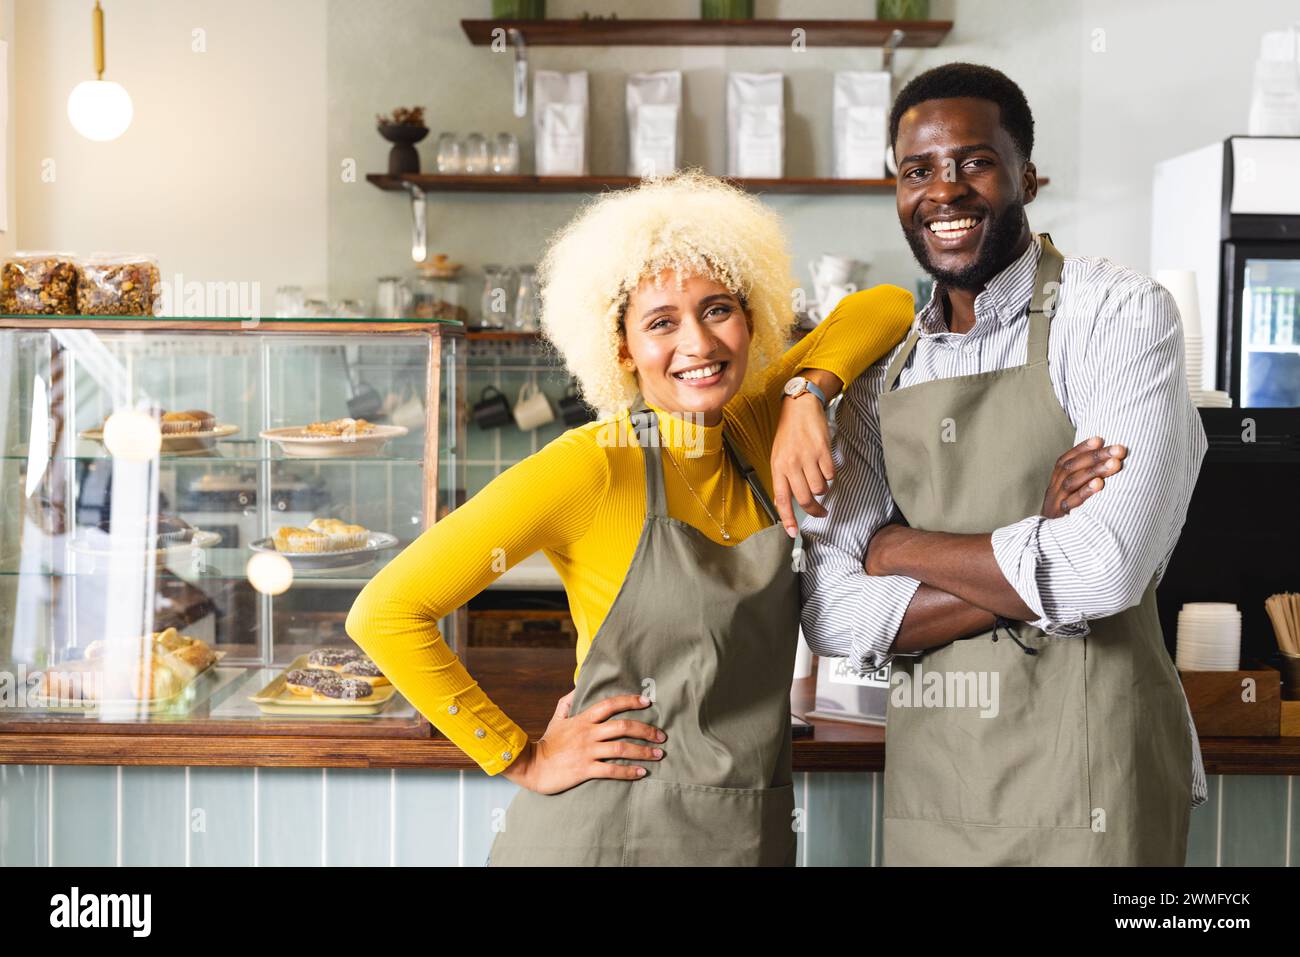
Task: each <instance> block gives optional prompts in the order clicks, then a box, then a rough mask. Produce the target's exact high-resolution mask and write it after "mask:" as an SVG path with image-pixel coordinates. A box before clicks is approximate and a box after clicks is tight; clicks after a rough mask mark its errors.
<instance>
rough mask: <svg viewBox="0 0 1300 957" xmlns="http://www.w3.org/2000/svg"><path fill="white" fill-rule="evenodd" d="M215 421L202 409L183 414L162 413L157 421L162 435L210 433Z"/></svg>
mask: <svg viewBox="0 0 1300 957" xmlns="http://www.w3.org/2000/svg"><path fill="white" fill-rule="evenodd" d="M216 424H217V419H216V416H214V415H213V414H212V413H211V412H204V411H203V410H202V409H187V410H186V411H184V412H164V413H163V414H162V415H161V417H160V418H159V421H158V427H159V428H160V429H161V430H162V434H163V435H184V434H185V433H187V432H210V431H212V429H213V428H214V427H215V426H216Z"/></svg>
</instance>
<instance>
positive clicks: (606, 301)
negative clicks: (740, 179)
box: [538, 169, 796, 417]
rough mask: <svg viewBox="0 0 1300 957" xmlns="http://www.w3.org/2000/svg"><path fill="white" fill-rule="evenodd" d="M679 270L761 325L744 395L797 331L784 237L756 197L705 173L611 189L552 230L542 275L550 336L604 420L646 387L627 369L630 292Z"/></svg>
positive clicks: (752, 338) (544, 321)
mask: <svg viewBox="0 0 1300 957" xmlns="http://www.w3.org/2000/svg"><path fill="white" fill-rule="evenodd" d="M665 269H671V270H674V271H675V272H676V273H677V277H678V281H679V282H680V281H681V280H682V278H683V277H685V276H691V275H694V276H702V277H706V278H709V279H713V280H714V281H716V282H718V283H720V284H721V285H723V286H725V287H726V288H727V289H728V290H729V291H730V292H731V293H732V294H733V295H735V296H737V297H738V298H739V299H740V300H741V302H742V303H743V304H744V305H745V306H746V307H747V309H748V310H749V314H750V316H751V317H752V319H753V331H752V333H751V336H750V346H749V364H748V368H747V370H746V373H745V380H744V382H743V383H742V385H741V389H742V390H752V389H755V388H759V387H761V384H762V383H763V382H764V380H765V378H766V376H765V373H766V372H767V370H768V369H769V368H770V367H771V366H772V365H773V364H774V363H775V362H776V361H777V360H778V359H779V358H780V356H781V354H782V353H783V352H784V351H785V346H786V341H787V338H788V335H789V333H790V330H791V326H792V325H793V324H794V290H795V287H796V282H795V278H794V274H793V272H792V270H791V260H790V254H789V252H788V250H787V248H786V238H785V231H784V230H783V229H782V227H781V221H780V219H779V218H778V217H777V215H776V214H775V213H773V212H772V211H771V210H770V209H768V208H767V207H766V206H764V205H763V204H762V203H761V202H759V200H757V199H756V198H754V197H753V196H751V195H749V194H748V193H746V192H744V191H743V190H741V189H739V188H738V187H736V186H733V185H731V184H729V183H727V182H725V181H723V180H721V179H718V178H717V177H714V176H709V175H707V174H705V173H703V172H702V171H700V170H697V169H691V170H685V171H683V172H679V173H673V174H671V175H668V176H663V177H659V178H655V179H648V180H646V181H644V182H642V183H641V184H639V185H637V186H634V187H632V188H630V189H624V190H617V191H615V192H609V193H604V194H602V195H600V196H599V197H597V198H596V199H594V200H593V201H591V202H590V203H589V204H588V205H587V206H586V207H585V208H584V209H583V210H582V211H581V212H580V213H579V214H578V215H577V216H576V217H575V218H574V219H573V220H572V221H571V222H570V223H569V224H568V225H567V226H565V227H564V228H563V229H561V230H560V231H559V233H557V234H556V236H555V238H554V239H553V240H552V241H551V243H550V245H549V247H548V249H547V251H546V255H545V256H544V257H543V259H542V261H541V263H540V264H539V268H538V275H539V279H540V280H541V297H542V315H541V323H542V330H543V332H545V334H546V336H547V338H548V339H549V340H550V341H551V343H552V344H553V345H554V346H555V348H556V349H557V350H558V351H559V352H560V354H561V355H562V356H563V358H564V362H565V364H566V365H567V366H568V368H569V371H570V372H571V373H572V374H573V375H574V376H575V377H576V378H577V380H578V384H579V386H580V388H581V390H582V394H583V397H584V398H585V400H586V401H587V403H588V404H589V405H591V406H592V407H593V408H594V409H596V410H597V412H598V413H599V414H600V415H601V416H602V417H607V416H610V415H614V414H616V413H618V412H620V411H622V410H623V409H626V408H627V407H628V405H629V404H630V403H631V402H632V399H633V398H634V397H635V396H636V394H637V391H638V387H637V383H636V377H635V374H634V373H631V372H628V371H627V370H625V369H623V368H622V367H621V365H620V364H619V347H620V345H621V344H622V342H623V334H624V333H623V321H622V320H623V313H624V311H625V310H626V308H627V301H628V297H629V296H630V295H631V293H632V292H633V291H634V290H635V289H636V288H637V286H638V285H639V284H640V282H641V281H642V280H643V279H645V278H646V277H648V276H657V275H658V274H659V273H660V272H662V271H663V270H665Z"/></svg>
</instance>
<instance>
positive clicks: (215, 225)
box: [0, 0, 1300, 309]
mask: <svg viewBox="0 0 1300 957" xmlns="http://www.w3.org/2000/svg"><path fill="white" fill-rule="evenodd" d="M0 4H2V5H3V7H5V8H12V7H16V17H17V31H16V33H15V38H16V42H15V47H16V49H15V51H14V58H15V61H16V65H15V66H16V81H15V87H16V89H15V101H16V103H15V105H16V112H15V121H16V125H17V153H16V160H17V162H16V169H15V171H14V173H13V174H12V175H15V176H16V186H15V190H16V191H15V193H13V194H11V195H12V199H13V201H12V203H11V215H12V216H13V217H14V218H16V220H17V222H18V224H19V228H18V230H17V242H18V244H19V245H20V246H21V247H24V248H40V247H45V248H50V247H53V248H71V249H74V250H80V251H90V250H93V249H100V248H105V249H115V250H123V251H133V250H138V251H145V252H153V253H156V254H158V255H159V256H160V257H161V258H162V260H163V266H164V270H165V271H167V272H169V273H174V272H176V271H180V272H183V273H184V274H185V275H186V276H187V277H189V278H207V279H214V280H221V281H227V280H236V281H238V280H257V281H260V282H261V283H262V284H263V286H264V300H265V301H264V303H263V306H264V308H265V309H269V308H270V296H271V294H272V292H273V289H274V287H275V286H276V285H279V284H283V283H297V284H301V285H304V286H307V287H308V288H309V289H311V288H315V289H318V290H323V288H324V287H325V285H326V283H327V281H328V286H329V291H330V293H331V294H332V295H335V296H340V297H342V296H348V297H361V298H371V297H373V294H374V280H375V278H376V277H377V276H379V275H382V274H384V273H389V272H393V271H402V270H408V269H409V268H410V262H409V213H408V207H407V205H406V203H405V202H404V201H403V199H402V198H401V197H400V196H398V195H395V194H386V193H381V192H380V191H378V190H376V189H375V188H374V187H372V186H370V185H369V184H367V183H366V182H365V180H364V174H365V173H367V172H373V171H382V170H383V169H384V166H385V159H386V155H387V149H388V147H387V144H385V143H384V142H383V141H382V140H381V139H380V137H379V136H378V134H377V133H376V132H375V130H374V122H373V119H374V114H375V113H377V112H381V111H385V110H388V109H391V108H392V107H394V106H397V105H399V104H408V105H409V104H414V103H421V104H423V105H424V106H425V107H426V108H427V115H428V119H429V123H430V126H431V127H432V128H433V130H434V132H433V134H431V135H430V137H429V138H428V139H427V140H426V141H425V142H424V143H423V144H421V147H420V150H421V154H422V156H423V159H424V162H425V166H426V168H429V167H430V166H431V165H432V162H431V160H432V154H433V143H434V141H435V139H436V134H437V132H438V131H439V130H441V129H453V130H457V131H459V132H462V133H464V132H469V131H470V130H474V129H478V130H481V131H483V132H487V133H495V132H496V131H498V130H512V131H514V132H516V133H517V134H519V135H520V137H521V139H522V140H523V143H524V148H525V151H526V152H527V151H528V150H530V149H531V137H530V134H529V125H528V121H527V120H522V121H521V120H516V119H515V118H514V117H513V116H512V115H511V114H510V110H509V105H508V104H509V98H508V90H509V74H510V66H509V61H510V57H509V55H493V54H492V53H490V52H488V51H487V50H485V49H483V48H480V47H473V46H471V45H470V44H469V43H468V41H467V40H465V38H464V36H463V34H462V33H461V31H460V28H459V23H458V21H459V20H460V19H461V18H462V17H484V16H487V12H488V10H489V6H490V4H489V0H436V2H434V0H365V2H359V0H274V2H265V0H260V2H259V0H227V2H223V3H218V2H216V0H165V2H164V0H111V2H107V3H105V10H106V13H107V17H108V64H109V71H108V76H109V78H111V79H116V80H118V81H120V82H122V83H124V84H125V85H126V86H127V88H128V89H129V90H130V91H131V94H132V96H133V97H134V99H135V105H136V120H135V123H134V124H133V126H132V128H131V130H130V131H128V133H127V134H126V135H125V136H124V137H123V138H122V139H121V140H119V141H118V142H116V143H112V144H92V143H90V142H88V141H86V140H83V139H81V138H80V137H79V136H78V135H77V134H76V133H75V132H74V131H73V130H72V129H71V127H70V126H69V124H68V121H67V118H66V112H65V107H64V104H65V101H66V97H67V94H68V91H70V90H71V88H72V87H73V86H74V85H75V84H76V83H77V82H78V81H79V80H81V79H83V78H85V77H86V76H87V75H88V73H89V71H90V60H91V52H90V7H91V3H90V2H89V0H0ZM550 7H551V13H552V15H553V16H577V15H579V14H580V13H581V12H583V11H584V10H586V11H590V12H591V13H594V14H598V13H610V12H613V11H617V12H618V13H619V14H620V16H623V17H630V16H648V17H686V16H693V15H694V14H695V11H696V10H698V2H697V0H621V2H617V3H615V2H611V0H603V2H602V0H552V2H551V4H550ZM757 8H758V9H757V12H758V15H759V16H764V17H795V16H798V15H807V16H809V17H817V18H828V17H854V16H868V15H870V14H871V10H872V4H871V3H870V2H861V0H798V2H796V0H758V4H757ZM5 12H6V13H10V12H11V11H10V10H9V9H6V11H5ZM932 14H933V16H935V17H936V18H950V19H953V20H955V21H956V26H955V27H954V29H953V31H952V33H951V35H950V36H949V37H948V39H947V41H946V42H945V43H944V44H943V45H942V46H940V47H937V48H934V49H925V50H901V51H899V53H898V56H897V68H898V71H899V74H900V79H901V80H904V81H905V80H906V79H907V78H909V77H911V76H914V75H915V74H917V73H919V72H920V71H922V70H924V69H926V68H928V67H930V66H933V65H936V64H939V63H943V62H947V61H952V60H958V59H966V60H974V61H976V62H982V63H988V64H990V65H993V66H996V67H998V68H1000V69H1002V70H1005V71H1006V72H1007V73H1008V74H1010V75H1011V76H1012V77H1013V78H1014V79H1015V80H1017V82H1019V83H1020V84H1021V85H1022V86H1023V87H1024V89H1025V92H1026V94H1027V96H1028V97H1029V100H1030V105H1031V107H1032V108H1033V109H1034V112H1035V118H1036V122H1037V139H1038V143H1037V147H1036V149H1035V159H1036V161H1037V163H1038V166H1039V169H1040V171H1041V172H1042V173H1043V174H1045V175H1047V176H1049V177H1050V178H1051V180H1052V182H1051V185H1050V186H1048V187H1047V188H1045V189H1044V190H1043V192H1042V193H1041V195H1040V198H1039V200H1038V201H1037V202H1036V203H1034V205H1033V206H1032V207H1031V211H1030V212H1031V223H1032V224H1033V226H1034V227H1035V228H1037V229H1046V230H1050V231H1051V232H1052V233H1053V235H1054V236H1055V237H1056V238H1057V240H1058V242H1059V243H1060V244H1061V246H1062V248H1064V249H1066V250H1068V251H1070V252H1080V253H1089V254H1093V255H1106V256H1109V257H1111V258H1113V259H1115V260H1118V261H1120V262H1123V263H1126V264H1128V265H1131V266H1134V267H1135V268H1138V269H1146V268H1147V266H1148V245H1149V234H1150V222H1149V219H1150V187H1151V175H1152V166H1153V164H1154V163H1155V162H1156V161H1158V160H1160V159H1162V158H1165V157H1168V156H1172V155H1175V154H1177V153H1179V152H1182V151H1184V150H1187V149H1190V148H1193V147H1196V146H1199V145H1203V144H1205V143H1208V142H1213V141H1216V140H1219V139H1222V138H1223V137H1225V136H1227V135H1229V134H1232V133H1236V132H1241V131H1242V130H1243V129H1244V126H1245V117H1246V112H1247V106H1248V99H1249V86H1250V78H1251V72H1252V69H1253V63H1254V58H1255V56H1256V50H1257V47H1258V41H1259V36H1260V34H1261V33H1262V32H1263V31H1264V30H1266V29H1270V28H1272V29H1276V28H1279V27H1282V26H1284V25H1286V24H1287V23H1288V22H1290V21H1291V20H1293V19H1294V18H1296V17H1297V16H1300V8H1298V7H1297V5H1296V3H1295V0H1250V2H1248V3H1237V4H1233V5H1225V4H1224V3H1222V2H1221V0H1177V2H1174V0H1165V2H1161V0H1053V2H1050V3H1049V2H1042V0H1039V2H1019V0H934V2H933V3H932ZM194 28H203V29H205V30H206V31H207V41H208V52H207V53H205V54H196V53H193V52H191V31H192V30H193V29H194ZM3 29H5V24H4V21H3V19H0V30H3ZM1099 29H1100V30H1103V31H1104V39H1105V47H1104V51H1101V52H1098V51H1096V50H1095V49H1094V47H1095V43H1096V37H1097V34H1096V32H1095V31H1097V30H1099ZM532 62H533V64H534V66H543V67H551V68H557V69H584V68H585V69H588V70H589V71H591V76H592V94H593V105H594V110H595V118H594V120H593V129H592V138H593V141H594V146H593V155H592V168H593V171H595V172H621V171H622V169H621V167H622V162H623V156H624V146H623V116H622V106H621V98H622V89H623V77H624V76H625V75H626V73H627V72H629V71H631V70H634V69H653V68H664V67H678V68H681V69H682V70H684V71H685V72H686V74H687V80H686V82H687V98H688V103H687V111H688V123H687V134H688V144H687V149H686V155H687V159H688V160H689V161H693V162H701V163H704V164H705V165H706V167H708V168H710V169H713V170H715V171H718V170H719V168H720V164H721V158H722V146H723V132H722V122H721V109H722V97H721V89H722V83H723V77H724V75H725V73H726V72H727V71H728V70H735V69H780V70H784V71H786V72H787V74H788V76H789V80H788V82H787V96H788V101H787V102H788V108H789V113H790V115H789V148H788V158H787V166H788V169H789V171H790V173H791V174H792V175H814V174H817V175H825V174H826V172H827V170H828V168H829V164H830V157H829V150H830V134H829V116H828V114H829V98H830V73H831V71H833V70H835V69H851V68H854V69H873V68H876V67H877V66H878V64H879V62H880V55H879V52H878V51H875V50H829V51H811V52H809V53H806V54H793V53H791V52H789V51H787V50H780V49H777V50H767V49H762V48H760V49H749V50H746V49H736V48H731V49H723V48H615V49H564V48H554V47H551V48H535V49H534V50H533V55H532ZM47 158H49V159H53V160H54V161H55V163H56V169H57V180H56V181H55V182H54V183H52V184H45V183H42V182H41V179H40V170H41V163H42V161H43V160H45V159H47ZM347 159H355V160H356V162H357V165H358V172H359V174H360V179H359V181H358V182H355V183H345V182H343V181H342V180H341V178H340V176H339V171H340V164H341V163H342V162H343V161H345V160H347ZM580 200H581V197H577V196H527V195H524V196H514V197H507V198H504V199H503V198H501V197H487V196H456V195H442V196H434V197H432V198H431V203H430V227H431V236H430V247H431V249H433V250H435V251H445V252H448V253H450V254H451V255H452V256H453V258H455V259H457V260H459V261H461V262H464V263H465V264H466V269H467V273H469V276H470V278H469V281H470V283H473V282H474V281H475V279H476V275H477V273H478V271H479V269H480V268H481V266H482V265H483V264H484V263H487V262H493V261H504V262H528V261H531V260H535V259H536V258H537V256H538V254H539V253H540V250H541V248H542V244H543V243H544V240H545V238H546V236H547V235H548V234H549V233H550V231H551V230H553V229H554V228H555V227H557V226H558V225H560V224H561V223H563V222H564V221H565V220H566V219H567V218H569V217H570V216H571V215H572V213H573V211H574V210H575V209H576V207H577V204H578V203H579V202H580ZM772 204H773V206H774V207H775V208H777V209H778V210H779V211H780V212H781V213H782V214H783V215H784V216H785V217H786V218H787V221H788V223H789V226H790V230H791V234H792V237H793V243H794V247H795V252H796V258H797V261H798V262H799V263H803V262H804V261H805V260H807V259H808V258H810V257H812V256H814V255H816V254H817V253H819V252H821V251H824V250H834V251H842V252H847V253H850V254H853V255H857V256H859V257H861V258H864V259H869V260H870V261H872V263H873V267H872V270H871V272H870V274H869V276H868V279H869V281H876V282H879V281H890V282H897V283H900V284H902V285H905V286H908V287H909V288H910V287H911V285H912V282H913V280H914V279H915V278H916V277H917V276H918V275H919V273H920V271H919V269H918V267H917V266H916V265H915V263H914V262H913V261H912V258H911V255H910V253H909V252H908V250H907V248H906V246H905V244H904V243H903V240H902V237H901V236H900V234H899V230H898V225H897V220H896V217H895V215H894V211H893V202H892V199H891V198H890V197H888V196H874V197H873V196H867V197H809V196H802V197H801V196H780V197H774V198H773V199H772ZM12 238H13V237H12V235H11V236H6V237H0V242H8V241H10V240H11V239H12ZM801 270H802V266H801ZM805 278H806V277H805ZM474 291H475V290H474V289H473V288H471V295H472V294H473V292H474Z"/></svg>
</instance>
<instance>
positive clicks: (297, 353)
mask: <svg viewBox="0 0 1300 957" xmlns="http://www.w3.org/2000/svg"><path fill="white" fill-rule="evenodd" d="M464 375H465V363H464V349H463V329H462V327H461V325H460V324H459V323H450V322H406V321H402V322H390V321H369V320H355V319H353V320H335V321H330V320H320V319H313V320H310V321H284V320H276V321H274V322H271V321H263V322H250V321H248V320H238V319H152V318H150V319H140V320H127V319H86V318H79V317H48V318H46V319H35V318H17V317H0V401H3V409H4V411H3V413H0V453H2V454H3V457H2V458H0V674H2V675H3V676H4V677H3V678H2V679H0V680H4V681H5V682H6V688H7V691H6V692H5V695H4V705H5V706H4V707H0V734H3V732H5V731H6V730H27V731H31V730H33V729H35V728H38V727H39V728H42V729H45V730H53V728H52V727H51V726H59V730H63V728H62V727H61V726H63V725H69V726H71V727H75V728H81V729H86V730H104V729H105V728H107V727H108V726H125V725H128V724H129V725H139V724H141V723H144V724H148V725H153V724H165V725H167V727H168V732H169V733H183V732H187V731H193V732H194V733H198V734H202V733H205V732H209V733H224V734H232V733H235V734H240V733H250V734H275V733H292V734H304V733H306V734H317V735H319V734H332V733H335V732H337V733H340V734H347V735H349V736H368V735H379V736H398V737H406V736H412V737H418V736H426V737H427V736H428V735H429V734H430V732H431V726H430V725H429V724H428V722H427V721H426V720H425V719H424V718H423V717H422V716H421V715H420V714H419V713H418V712H416V711H415V710H414V709H413V708H412V707H411V706H410V705H409V704H408V703H407V702H406V701H404V700H403V699H402V697H401V695H400V694H398V693H397V692H396V690H395V689H394V688H393V687H392V685H391V684H388V683H387V681H386V679H384V678H383V677H382V676H381V675H378V674H376V673H374V669H373V666H372V665H368V664H367V662H368V659H366V658H365V657H364V656H363V655H361V653H360V652H359V651H358V650H357V649H356V647H355V645H353V644H352V642H351V641H350V640H349V639H348V637H347V635H346V633H345V631H344V621H345V619H346V616H347V613H348V610H349V609H350V607H351V605H352V602H353V599H354V598H355V596H356V594H357V593H358V592H359V591H360V589H361V588H362V586H364V585H365V583H366V582H367V581H368V580H369V579H370V578H371V577H372V576H373V575H374V574H375V572H376V571H377V570H378V569H379V568H382V567H383V565H384V564H385V563H386V562H388V561H390V560H391V559H392V558H393V556H395V555H396V554H398V552H399V551H400V550H401V549H402V548H403V547H404V546H405V545H406V544H408V543H410V542H411V541H412V540H413V539H414V538H415V537H416V536H418V535H419V534H420V533H421V532H422V531H423V530H424V529H425V528H426V527H428V526H429V525H430V524H432V523H433V522H435V521H436V520H437V519H438V518H440V517H441V516H443V515H445V514H446V513H447V512H448V511H449V510H451V509H453V508H455V506H456V504H457V498H458V495H463V492H460V491H459V490H461V489H463V488H464V484H465V483H464V475H463V472H464V466H463V449H464V445H465V415H464V402H463V394H464ZM458 614H459V613H458ZM440 625H441V627H442V629H443V633H444V635H445V636H446V638H447V641H448V643H449V644H451V646H452V647H453V648H454V647H456V644H457V638H458V635H459V633H460V631H462V630H463V622H461V621H459V620H458V616H452V617H450V618H449V619H447V620H444V621H443V622H441V623H440ZM313 652H316V653H318V654H317V655H316V657H314V658H311V656H312V653H313ZM303 671H305V672H307V673H306V674H301V673H297V674H295V672H303ZM137 730H139V729H138V728H137Z"/></svg>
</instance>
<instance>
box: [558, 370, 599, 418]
mask: <svg viewBox="0 0 1300 957" xmlns="http://www.w3.org/2000/svg"><path fill="white" fill-rule="evenodd" d="M559 406H560V418H562V419H564V424H565V425H582V424H583V423H585V422H590V421H591V420H592V419H594V418H595V416H594V415H592V412H591V407H590V406H588V405H587V403H585V402H583V401H582V396H580V395H578V383H577V382H573V381H571V382H570V383H569V387H568V388H567V389H565V390H564V397H563V398H561V399H560V402H559Z"/></svg>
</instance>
